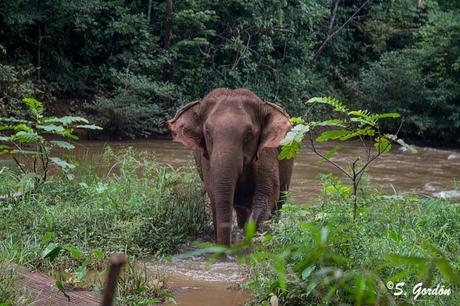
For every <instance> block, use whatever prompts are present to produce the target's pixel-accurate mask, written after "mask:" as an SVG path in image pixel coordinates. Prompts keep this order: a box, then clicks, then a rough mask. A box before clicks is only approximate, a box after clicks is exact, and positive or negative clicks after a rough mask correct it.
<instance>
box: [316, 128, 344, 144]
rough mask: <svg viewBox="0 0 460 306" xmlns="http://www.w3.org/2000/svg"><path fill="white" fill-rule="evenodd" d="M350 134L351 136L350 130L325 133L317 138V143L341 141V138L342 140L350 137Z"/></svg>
mask: <svg viewBox="0 0 460 306" xmlns="http://www.w3.org/2000/svg"><path fill="white" fill-rule="evenodd" d="M350 134H351V132H350V131H348V130H331V131H325V132H323V133H322V134H321V135H319V136H318V137H317V138H316V141H318V142H324V141H327V140H331V139H339V138H342V137H344V136H347V135H350Z"/></svg>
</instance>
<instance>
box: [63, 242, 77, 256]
mask: <svg viewBox="0 0 460 306" xmlns="http://www.w3.org/2000/svg"><path fill="white" fill-rule="evenodd" d="M63 249H64V250H66V251H67V252H69V253H70V254H72V256H73V257H75V258H76V259H79V258H80V256H81V252H80V251H79V250H78V249H76V248H74V247H71V246H68V245H66V246H64V247H63Z"/></svg>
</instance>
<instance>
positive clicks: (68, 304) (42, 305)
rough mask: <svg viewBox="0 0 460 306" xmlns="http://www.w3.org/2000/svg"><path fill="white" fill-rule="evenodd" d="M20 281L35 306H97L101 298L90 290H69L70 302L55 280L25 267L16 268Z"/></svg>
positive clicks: (21, 286)
mask: <svg viewBox="0 0 460 306" xmlns="http://www.w3.org/2000/svg"><path fill="white" fill-rule="evenodd" d="M15 269H16V271H17V273H18V275H19V279H18V282H17V285H18V287H20V288H26V291H27V292H29V293H30V294H31V295H32V296H33V298H34V301H35V302H34V303H33V305H34V306H81V305H84V306H97V305H99V303H100V300H101V298H100V296H99V295H97V294H95V293H92V292H90V291H88V290H82V289H69V290H68V292H67V293H68V295H69V296H70V301H68V300H67V298H66V297H65V296H64V295H63V294H62V292H60V291H59V290H58V289H57V288H56V287H55V286H54V283H55V281H54V279H53V278H51V277H48V276H46V275H43V274H41V273H39V272H31V271H29V270H28V269H27V268H25V267H20V266H16V267H15Z"/></svg>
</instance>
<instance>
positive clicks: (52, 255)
mask: <svg viewBox="0 0 460 306" xmlns="http://www.w3.org/2000/svg"><path fill="white" fill-rule="evenodd" d="M61 251H62V247H61V246H60V245H58V244H56V243H50V244H49V245H48V246H47V247H46V248H45V249H44V250H43V252H42V258H43V259H47V258H48V259H49V261H51V262H52V261H54V260H55V259H56V257H58V256H59V254H60V253H61Z"/></svg>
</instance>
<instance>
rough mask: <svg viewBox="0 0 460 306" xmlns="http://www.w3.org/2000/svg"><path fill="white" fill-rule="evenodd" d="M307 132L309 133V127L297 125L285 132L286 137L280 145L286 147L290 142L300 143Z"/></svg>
mask: <svg viewBox="0 0 460 306" xmlns="http://www.w3.org/2000/svg"><path fill="white" fill-rule="evenodd" d="M308 131H310V126H308V125H303V124H298V125H296V126H294V127H293V128H292V129H291V130H290V131H289V132H287V134H286V136H284V138H283V139H282V140H281V141H280V145H281V146H283V145H288V144H290V143H292V142H297V143H302V141H303V139H304V137H305V134H306V133H307V132H308Z"/></svg>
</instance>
